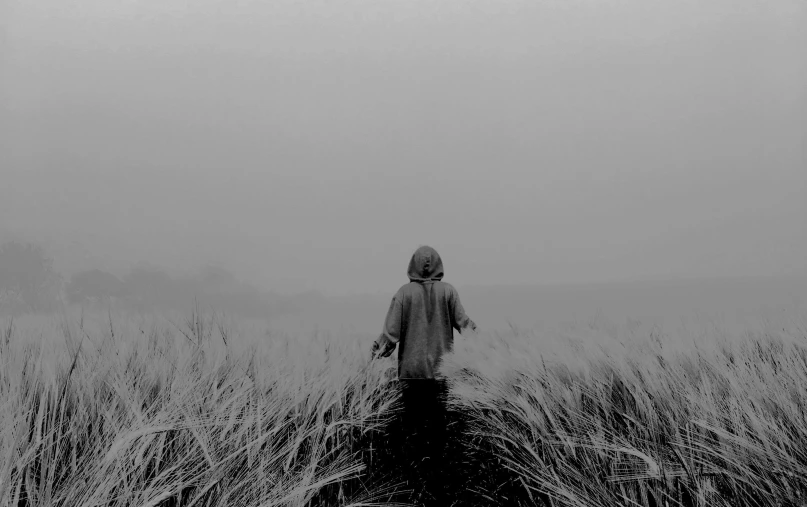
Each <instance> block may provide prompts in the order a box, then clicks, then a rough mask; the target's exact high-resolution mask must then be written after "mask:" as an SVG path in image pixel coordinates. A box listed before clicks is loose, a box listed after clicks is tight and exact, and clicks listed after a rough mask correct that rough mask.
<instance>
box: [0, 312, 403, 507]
mask: <svg viewBox="0 0 807 507" xmlns="http://www.w3.org/2000/svg"><path fill="white" fill-rule="evenodd" d="M227 341H229V342H230V345H225V343H226V342H227ZM234 343H240V344H241V349H242V350H240V352H238V353H235V352H234V349H236V348H237V346H236V345H234ZM358 346H359V344H358V343H353V344H352V345H351V343H350V342H347V341H335V340H326V339H325V338H324V337H321V336H309V337H305V339H296V340H295V339H291V338H288V337H263V339H262V340H254V341H252V342H251V343H250V342H248V341H247V340H244V339H243V337H237V336H232V335H229V332H228V330H227V328H226V326H224V325H222V323H221V321H218V322H215V321H214V319H212V318H209V317H205V316H203V315H200V314H194V316H193V317H192V318H191V319H189V320H188V322H186V323H182V324H181V325H173V324H169V323H166V322H163V323H160V322H146V321H141V322H135V321H131V320H129V321H123V322H115V321H114V319H112V318H110V319H109V321H108V322H103V321H102V320H99V321H97V322H95V323H89V322H87V321H83V320H78V321H77V322H73V321H69V320H63V321H62V322H60V323H53V322H51V323H49V324H47V325H45V324H41V323H40V324H39V325H36V326H27V328H26V326H25V325H24V323H22V322H17V323H14V322H8V323H7V324H6V326H5V329H4V333H3V338H2V340H0V347H1V348H0V361H2V369H0V504H1V505H62V506H78V505H81V506H91V505H105V506H113V505H148V506H168V505H180V504H181V505H185V506H190V505H265V506H275V505H277V506H280V505H305V504H309V503H317V502H319V503H322V501H323V498H322V495H323V492H327V493H330V494H332V495H334V496H336V497H337V498H346V496H345V493H344V491H343V490H344V487H342V488H340V486H341V485H345V484H350V479H354V480H355V478H357V477H359V475H360V474H361V472H362V471H363V468H364V465H363V462H362V456H360V455H357V453H356V449H359V448H361V447H370V446H369V445H368V444H367V443H366V442H365V440H367V438H368V435H369V436H372V435H373V434H374V433H375V432H376V430H377V426H378V425H380V424H382V423H383V417H384V414H385V413H386V412H387V409H388V406H389V405H390V404H391V403H392V402H393V401H394V393H392V392H390V391H389V390H384V389H382V385H383V380H384V378H385V375H387V374H388V373H389V372H388V371H387V370H389V365H381V364H376V365H373V366H371V367H365V364H364V363H363V362H362V354H359V353H358V352H359V351H358V349H357V348H355V347H358ZM340 489H341V490H342V491H340ZM359 493H361V492H359ZM374 493H377V492H371V491H365V492H364V494H363V495H362V494H357V493H356V492H355V491H353V492H351V496H352V497H353V501H354V502H355V501H358V500H365V501H367V500H372V497H373V494H374Z"/></svg>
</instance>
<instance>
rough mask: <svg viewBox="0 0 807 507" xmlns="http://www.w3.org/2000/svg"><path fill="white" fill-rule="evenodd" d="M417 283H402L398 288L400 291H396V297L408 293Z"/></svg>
mask: <svg viewBox="0 0 807 507" xmlns="http://www.w3.org/2000/svg"><path fill="white" fill-rule="evenodd" d="M413 285H415V282H409V283H405V284H403V285H401V288H400V289H398V292H396V293H395V297H396V298H400V297H403V296H405V295H406V294H408V293H409V292H411V291H412V290H413V288H412V286H413Z"/></svg>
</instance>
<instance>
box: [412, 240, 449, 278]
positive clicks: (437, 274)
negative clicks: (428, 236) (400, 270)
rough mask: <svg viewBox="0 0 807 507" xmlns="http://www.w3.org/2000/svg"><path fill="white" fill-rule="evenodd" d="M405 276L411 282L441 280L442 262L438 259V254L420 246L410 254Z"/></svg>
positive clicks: (433, 250) (428, 247) (427, 247)
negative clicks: (410, 257)
mask: <svg viewBox="0 0 807 507" xmlns="http://www.w3.org/2000/svg"><path fill="white" fill-rule="evenodd" d="M406 274H407V275H408V276H409V280H410V281H412V282H428V281H437V280H441V279H442V278H443V260H442V259H440V254H438V253H437V251H436V250H435V249H434V248H432V247H430V246H422V247H420V248H418V249H417V250H415V253H414V254H412V259H411V260H410V261H409V268H408V269H407V272H406Z"/></svg>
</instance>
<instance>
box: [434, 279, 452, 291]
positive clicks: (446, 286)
mask: <svg viewBox="0 0 807 507" xmlns="http://www.w3.org/2000/svg"><path fill="white" fill-rule="evenodd" d="M435 283H436V284H439V286H441V287H442V288H443V290H444V291H445V292H446V294H457V289H455V288H454V286H453V285H451V284H450V283H448V282H444V281H442V280H440V281H439V282H435Z"/></svg>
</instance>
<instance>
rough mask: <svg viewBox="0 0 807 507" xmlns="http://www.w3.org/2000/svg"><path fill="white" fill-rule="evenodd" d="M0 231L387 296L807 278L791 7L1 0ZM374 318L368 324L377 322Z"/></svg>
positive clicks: (92, 253)
mask: <svg viewBox="0 0 807 507" xmlns="http://www.w3.org/2000/svg"><path fill="white" fill-rule="evenodd" d="M0 18H2V21H0V26H1V27H2V39H0V44H2V48H0V51H2V53H0V86H2V88H0V107H1V108H2V111H1V112H0V115H1V116H2V123H0V128H1V129H2V136H0V143H2V144H0V148H1V149H2V159H1V160H0V237H6V238H12V237H13V238H24V239H25V240H31V241H37V242H39V243H42V244H45V245H46V247H47V249H48V250H49V252H50V253H51V255H52V256H53V258H54V262H55V263H56V265H57V267H58V268H59V269H60V270H61V271H62V272H64V273H67V274H69V273H71V272H76V271H79V270H83V269H90V268H100V269H103V270H107V271H110V272H112V273H116V274H118V275H120V276H122V275H123V274H124V273H125V272H127V271H128V270H130V269H132V268H133V267H134V266H136V265H138V263H141V262H149V263H153V264H155V265H159V266H162V267H164V268H165V269H167V270H170V271H171V272H174V273H178V274H182V273H187V272H190V271H193V270H195V269H198V268H199V267H201V266H205V265H208V264H214V265H217V266H223V267H225V268H226V269H227V270H229V271H231V272H233V273H234V274H235V275H236V276H237V277H239V278H240V279H242V280H248V281H249V282H250V283H253V284H255V285H256V286H259V287H261V288H263V289H266V290H272V291H279V292H283V293H298V292H303V291H307V290H316V291H319V292H321V293H323V294H327V295H334V296H338V295H349V294H358V293H384V294H387V293H391V292H393V291H394V290H396V289H397V287H398V286H400V285H401V284H402V283H404V282H405V281H406V278H405V268H406V263H407V261H408V258H409V256H410V255H411V253H412V251H413V250H414V249H415V248H416V247H417V246H419V245H422V244H429V245H432V246H434V247H435V248H436V249H437V250H438V251H439V252H440V253H441V255H442V256H443V259H444V262H445V266H446V280H447V281H450V282H451V283H453V284H455V285H458V286H464V285H473V286H485V285H513V284H564V283H594V282H608V281H626V280H654V279H675V278H699V277H701V278H702V277H734V276H743V277H747V276H762V277H764V276H770V277H773V276H777V277H792V276H805V275H807V262H805V259H807V204H806V203H807V199H805V198H804V195H805V191H807V158H806V157H805V146H806V144H805V143H806V140H807V58H805V54H804V48H805V47H807V35H806V34H807V30H805V27H806V26H807V6H806V5H805V4H804V2H801V1H798V0H792V1H791V0H782V1H777V2H756V1H750V0H713V1H710V2H700V1H679V2H640V1H638V0H635V1H628V0H625V1H613V2H594V1H562V2H561V1H547V2H526V1H525V2H517V1H495V2H494V1H484V0H474V1H470V2H459V1H445V2H439V3H434V2H425V1H419V0H407V1H402V0H401V1H397V0H389V1H383V2H378V1H373V2H370V1H367V0H352V1H346V2H336V3H335V2H320V1H306V2H293V1H273V2H264V3H258V2H236V3H234V2H217V1H212V0H206V1H196V2H191V3H186V2H178V1H174V0H160V1H156V0H153V1H142V2H133V1H132V2H101V1H91V0H75V1H64V0H59V1H55V0H33V1H22V0H6V2H5V3H4V4H3V6H2V7H0ZM379 318H380V317H379Z"/></svg>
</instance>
